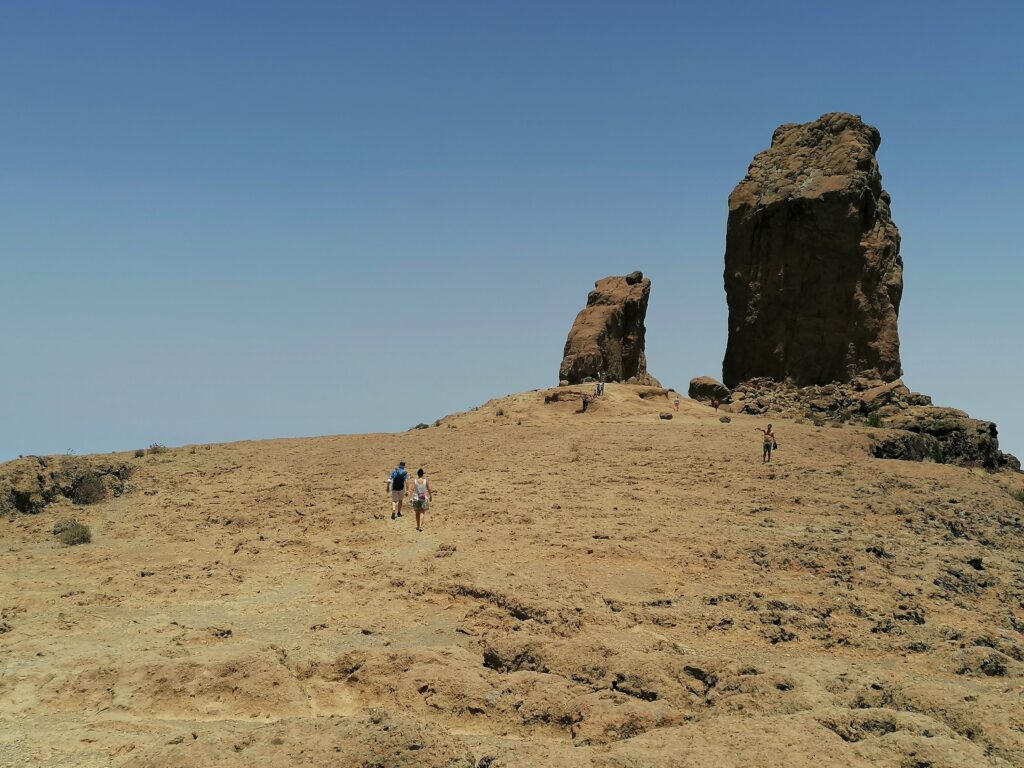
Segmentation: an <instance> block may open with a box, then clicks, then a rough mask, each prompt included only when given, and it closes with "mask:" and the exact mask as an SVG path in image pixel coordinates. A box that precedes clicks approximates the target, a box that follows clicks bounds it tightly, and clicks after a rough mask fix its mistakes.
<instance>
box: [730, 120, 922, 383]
mask: <svg viewBox="0 0 1024 768" xmlns="http://www.w3.org/2000/svg"><path fill="white" fill-rule="evenodd" d="M879 142H880V136H879V133H878V130H877V129H875V128H874V127H872V126H870V125H867V124H866V123H864V122H863V121H862V120H861V119H860V118H859V117H857V116H855V115H849V114H845V113H842V112H834V113H830V114H826V115H822V116H821V117H820V118H819V119H818V120H815V121H813V122H810V123H804V124H802V125H797V124H792V123H788V124H786V125H781V126H779V127H778V128H777V129H776V130H775V135H774V136H773V137H772V144H771V147H770V148H769V149H767V150H765V151H763V152H761V153H759V154H758V155H757V156H756V157H754V160H753V162H752V163H751V164H750V168H749V170H748V171H747V175H746V178H744V179H743V181H741V182H740V183H739V184H738V185H737V186H736V188H735V189H734V190H733V192H732V194H731V195H730V196H729V221H728V229H727V233H726V247H725V292H726V298H727V300H728V304H729V341H728V346H727V349H726V353H725V361H724V364H723V379H724V381H725V383H726V384H727V385H728V386H729V387H735V386H736V385H737V384H738V383H740V382H742V381H745V380H747V379H751V378H754V377H768V378H772V379H774V380H776V381H785V382H788V383H791V384H795V385H797V386H806V385H812V384H826V383H829V382H846V381H850V380H851V379H852V378H854V377H855V376H857V375H867V376H872V377H877V378H880V379H882V380H884V381H892V380H894V379H897V378H899V376H900V374H901V368H900V351H899V335H898V333H897V327H896V321H897V315H898V312H899V306H900V298H901V296H902V293H903V261H902V259H901V258H900V236H899V231H898V230H897V229H896V225H895V224H894V223H893V221H892V218H891V216H890V212H889V195H888V193H887V192H886V191H885V190H883V189H882V176H881V174H880V173H879V170H878V163H877V161H876V160H875V152H876V151H877V150H878V145H879Z"/></svg>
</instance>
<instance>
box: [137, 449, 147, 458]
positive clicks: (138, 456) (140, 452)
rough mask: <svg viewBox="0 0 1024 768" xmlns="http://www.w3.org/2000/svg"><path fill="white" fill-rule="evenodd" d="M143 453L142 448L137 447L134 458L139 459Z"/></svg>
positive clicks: (144, 453)
mask: <svg viewBox="0 0 1024 768" xmlns="http://www.w3.org/2000/svg"><path fill="white" fill-rule="evenodd" d="M145 455H146V452H145V451H144V450H142V449H141V448H139V449H138V450H137V451H135V458H136V459H141V458H142V457H143V456H145Z"/></svg>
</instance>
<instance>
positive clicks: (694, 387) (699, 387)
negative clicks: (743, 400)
mask: <svg viewBox="0 0 1024 768" xmlns="http://www.w3.org/2000/svg"><path fill="white" fill-rule="evenodd" d="M687 394H688V395H689V397H690V399H691V400H704V401H707V400H719V401H721V402H725V401H726V400H728V399H729V395H730V394H731V393H730V391H729V388H728V387H727V386H725V384H723V383H722V382H720V381H718V380H716V379H713V378H711V377H710V376H698V377H697V378H695V379H690V388H689V390H688V391H687Z"/></svg>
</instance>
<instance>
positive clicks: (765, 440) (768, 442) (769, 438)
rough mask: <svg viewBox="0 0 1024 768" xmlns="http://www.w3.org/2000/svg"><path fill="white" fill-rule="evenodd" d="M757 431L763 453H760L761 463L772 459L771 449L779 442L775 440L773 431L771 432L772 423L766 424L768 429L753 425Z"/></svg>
mask: <svg viewBox="0 0 1024 768" xmlns="http://www.w3.org/2000/svg"><path fill="white" fill-rule="evenodd" d="M754 429H756V430H757V431H758V432H760V433H761V436H762V440H761V447H762V451H763V453H762V454H761V463H762V464H764V463H765V462H770V461H771V460H772V451H773V450H774V449H776V448H778V447H779V444H778V443H776V442H775V433H774V432H772V425H771V424H769V425H768V429H761V428H760V427H754Z"/></svg>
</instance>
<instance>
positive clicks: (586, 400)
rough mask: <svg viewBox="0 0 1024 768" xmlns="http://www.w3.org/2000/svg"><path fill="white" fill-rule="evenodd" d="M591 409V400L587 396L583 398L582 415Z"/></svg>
mask: <svg viewBox="0 0 1024 768" xmlns="http://www.w3.org/2000/svg"><path fill="white" fill-rule="evenodd" d="M589 407H590V398H588V397H587V396H586V395H584V396H583V411H582V413H586V412H587V408H589Z"/></svg>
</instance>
